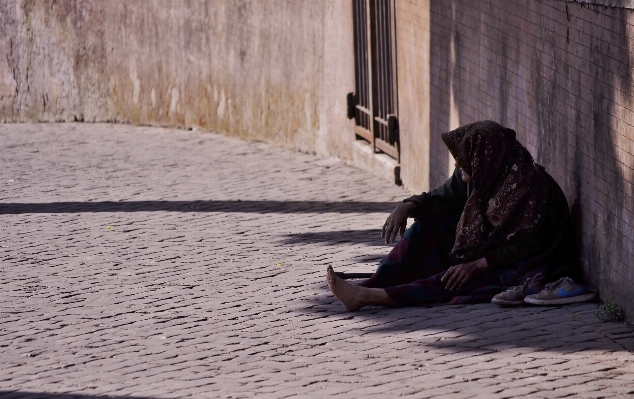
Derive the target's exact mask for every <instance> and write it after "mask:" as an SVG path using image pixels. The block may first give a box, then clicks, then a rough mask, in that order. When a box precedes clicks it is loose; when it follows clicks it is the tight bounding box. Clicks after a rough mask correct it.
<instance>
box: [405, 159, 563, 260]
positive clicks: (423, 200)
mask: <svg viewBox="0 0 634 399" xmlns="http://www.w3.org/2000/svg"><path fill="white" fill-rule="evenodd" d="M542 173H544V174H545V176H546V181H547V186H548V196H549V197H548V198H549V199H548V204H549V206H548V208H547V211H546V215H545V217H544V218H542V220H541V222H540V225H539V226H538V227H537V228H536V229H534V230H533V231H531V232H530V233H527V234H524V235H522V236H518V237H516V238H514V239H512V240H511V241H510V242H508V243H507V244H506V245H503V246H500V247H497V248H487V249H486V251H485V255H484V256H485V258H486V260H487V263H488V265H489V268H490V269H492V270H496V269H503V268H509V267H517V266H518V265H519V266H520V267H522V264H523V263H524V264H523V267H524V268H526V267H528V266H533V265H532V264H530V262H529V264H526V261H530V260H532V259H534V260H535V262H534V263H542V264H544V263H552V262H561V261H563V260H566V259H570V258H571V255H572V253H571V248H570V240H569V238H570V237H569V235H570V234H569V233H570V232H569V229H570V212H569V210H568V202H567V200H566V197H565V195H564V193H563V192H562V191H561V188H560V187H559V185H558V184H557V183H556V182H555V181H554V180H553V178H552V177H551V176H550V175H548V173H546V171H545V170H543V169H542ZM472 192H473V187H472V185H471V184H468V183H465V182H463V181H462V171H461V170H460V169H459V168H456V169H455V170H454V173H453V174H452V176H451V177H450V178H449V179H448V180H447V181H446V182H445V183H444V184H443V185H441V186H440V187H437V188H435V189H433V190H431V191H430V192H425V193H422V194H421V195H414V196H412V197H409V198H406V199H405V200H403V202H412V203H414V204H416V210H415V211H414V213H413V214H411V215H410V216H412V217H414V218H417V219H418V218H421V217H423V216H424V215H425V214H426V213H427V212H452V213H457V214H461V213H462V210H463V209H464V206H465V203H466V202H467V199H468V198H469V196H470V195H471V193H472ZM567 230H568V231H567ZM518 272H519V271H518Z"/></svg>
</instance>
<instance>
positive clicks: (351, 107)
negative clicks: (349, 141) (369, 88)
mask: <svg viewBox="0 0 634 399" xmlns="http://www.w3.org/2000/svg"><path fill="white" fill-rule="evenodd" d="M346 100H347V103H348V119H354V111H355V109H356V108H357V96H355V95H354V93H348V96H347V98H346Z"/></svg>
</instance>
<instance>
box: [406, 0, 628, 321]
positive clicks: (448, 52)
mask: <svg viewBox="0 0 634 399" xmlns="http://www.w3.org/2000/svg"><path fill="white" fill-rule="evenodd" d="M406 3H408V2H407V1H404V0H397V6H399V7H401V8H402V9H408V8H411V4H406ZM403 15H404V14H403V13H397V16H398V17H399V20H398V21H397V24H399V28H398V29H399V30H398V33H399V37H397V40H399V41H406V40H411V38H409V37H407V36H408V29H410V28H409V27H410V26H411V25H412V24H416V23H422V22H423V21H422V20H421V21H410V20H407V19H406V18H403ZM429 15H430V16H429V20H430V26H429V31H430V55H431V58H430V66H429V78H430V79H429V82H430V83H429V84H430V88H429V93H430V94H429V104H428V105H427V104H424V105H422V107H427V106H429V108H428V112H429V130H428V132H429V133H428V134H429V135H428V137H427V138H426V140H423V141H426V142H424V143H421V144H418V148H419V152H420V153H421V154H422V156H425V157H426V159H427V160H428V161H429V164H430V165H429V168H428V171H429V176H428V177H427V181H428V182H429V185H430V186H434V185H437V184H439V183H440V182H442V181H443V180H444V179H445V178H446V176H447V172H446V170H447V160H448V157H447V151H446V149H444V148H443V147H444V146H442V143H441V142H440V140H439V137H438V134H439V133H441V132H443V131H447V130H450V128H452V127H453V126H452V125H455V124H456V122H458V124H465V123H469V122H472V121H476V120H481V119H493V120H496V121H499V122H500V123H502V124H503V125H506V126H509V127H511V128H513V129H515V130H516V131H517V133H518V138H519V139H520V141H521V142H522V143H523V144H524V145H525V146H526V147H527V148H528V149H529V150H530V152H531V153H532V154H533V155H534V156H535V158H536V159H537V161H538V162H539V163H541V164H542V165H544V166H545V167H546V168H547V170H548V171H549V172H550V173H551V175H552V176H553V177H554V178H555V180H557V181H558V182H559V184H560V185H561V186H562V188H563V189H564V192H565V193H566V195H567V197H568V200H569V202H570V205H571V207H572V209H573V212H574V215H575V217H576V218H577V220H578V221H579V226H578V232H579V233H578V234H579V236H578V240H579V242H580V243H581V244H582V246H581V247H582V249H581V259H582V264H583V267H584V270H585V272H586V275H587V278H588V282H589V284H590V285H592V286H594V287H596V288H598V289H599V290H600V293H601V297H602V298H603V299H606V300H611V301H617V302H618V303H619V304H620V305H622V306H623V307H624V308H625V310H626V313H627V316H628V318H629V319H631V318H632V317H634V241H633V239H634V189H633V188H632V187H633V186H632V183H634V169H633V167H634V155H633V154H634V141H633V140H634V113H633V112H632V111H633V110H634V98H633V96H632V94H633V91H632V86H633V84H634V83H633V82H634V78H633V76H632V75H633V67H634V57H633V55H634V11H632V10H630V9H626V8H622V7H605V6H603V5H596V4H582V3H575V2H565V1H559V0H539V1H535V0H507V1H503V2H502V1H494V0H488V1H486V0H481V1H477V2H475V1H449V0H447V1H432V2H431V4H430V7H429ZM402 56H403V55H402V53H399V58H400V57H402ZM407 57H412V56H411V55H409V56H407ZM399 74H400V75H399V82H405V84H403V83H400V84H399V101H400V99H401V98H405V97H406V96H407V97H414V96H415V93H411V91H412V90H416V87H408V86H407V84H406V82H407V81H408V80H409V79H410V78H411V79H420V78H419V77H418V76H412V74H414V75H415V72H412V71H411V70H407V69H404V68H400V69H399ZM424 95H425V94H424V93H423V92H421V98H422V97H424ZM400 117H401V119H406V118H407V116H406V115H401V116H400ZM456 118H457V119H458V120H457V121H456ZM408 167H409V165H407V164H404V165H402V170H403V176H404V183H405V184H406V185H407V186H409V187H419V186H421V181H422V182H424V179H419V181H408V180H407V176H408V172H407V168H408ZM423 188H426V187H423Z"/></svg>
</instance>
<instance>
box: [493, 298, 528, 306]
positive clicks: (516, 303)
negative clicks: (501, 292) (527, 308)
mask: <svg viewBox="0 0 634 399" xmlns="http://www.w3.org/2000/svg"><path fill="white" fill-rule="evenodd" d="M491 303H494V304H496V305H501V306H519V305H523V304H524V301H523V300H521V299H520V300H519V301H505V300H504V299H495V298H493V299H491Z"/></svg>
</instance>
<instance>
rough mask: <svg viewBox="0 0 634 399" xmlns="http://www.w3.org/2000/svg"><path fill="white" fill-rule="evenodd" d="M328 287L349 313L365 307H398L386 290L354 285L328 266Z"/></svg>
mask: <svg viewBox="0 0 634 399" xmlns="http://www.w3.org/2000/svg"><path fill="white" fill-rule="evenodd" d="M326 273H327V275H328V277H327V280H328V287H330V291H332V293H333V294H335V296H336V297H337V299H339V300H340V301H341V303H343V306H344V307H345V308H346V310H347V311H348V312H352V311H355V310H359V309H361V308H362V307H364V306H368V305H377V306H397V305H398V303H397V302H396V301H394V300H393V299H392V298H391V297H390V296H389V295H388V294H387V292H385V290H383V289H380V288H366V287H359V286H358V285H352V284H350V283H348V282H346V281H345V280H343V279H342V278H339V277H338V276H337V275H336V274H335V271H334V270H333V269H332V266H328V270H327V272H326Z"/></svg>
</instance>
